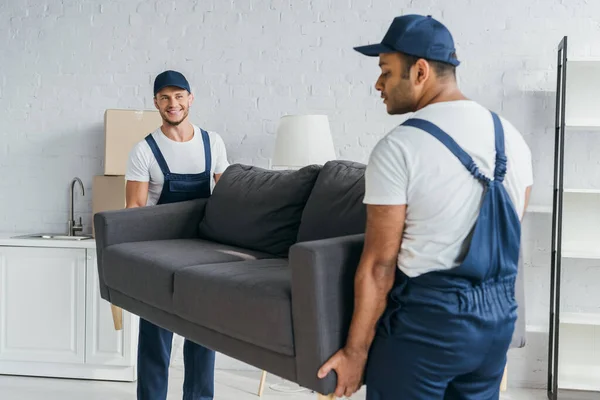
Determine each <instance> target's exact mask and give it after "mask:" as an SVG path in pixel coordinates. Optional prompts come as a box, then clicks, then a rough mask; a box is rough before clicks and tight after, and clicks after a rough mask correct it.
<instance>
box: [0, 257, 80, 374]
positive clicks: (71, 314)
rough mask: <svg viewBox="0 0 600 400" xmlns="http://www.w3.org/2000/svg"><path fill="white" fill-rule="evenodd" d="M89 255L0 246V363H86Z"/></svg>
mask: <svg viewBox="0 0 600 400" xmlns="http://www.w3.org/2000/svg"><path fill="white" fill-rule="evenodd" d="M85 256H86V252H85V250H84V249H62V248H38V247H0V360H3V361H4V360H10V361H40V362H53V363H65V362H68V363H83V362H84V360H85V359H84V349H85V273H86V272H85Z"/></svg>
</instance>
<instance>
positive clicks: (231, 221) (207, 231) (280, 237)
mask: <svg viewBox="0 0 600 400" xmlns="http://www.w3.org/2000/svg"><path fill="white" fill-rule="evenodd" d="M320 169H321V167H320V166H318V165H311V166H307V167H304V168H301V169H299V170H285V171H273V170H267V169H263V168H259V167H255V166H248V165H241V164H234V165H231V166H230V167H229V168H227V170H226V171H225V172H224V173H223V175H222V176H221V179H219V182H218V183H217V185H216V186H215V188H214V190H213V193H212V195H211V197H210V198H209V200H208V202H207V204H206V210H205V215H204V218H203V219H202V221H201V222H200V225H199V234H200V237H202V238H204V239H208V240H212V241H216V242H219V243H223V244H229V245H232V246H238V247H242V248H246V249H252V250H258V251H262V252H265V253H269V254H273V255H276V256H280V257H287V255H288V251H289V248H290V246H292V245H293V244H294V243H295V242H296V238H297V236H298V227H299V226H300V219H301V217H302V210H303V209H304V206H305V204H306V201H307V199H308V196H309V195H310V192H311V190H312V188H313V185H314V183H315V180H316V179H317V176H318V174H319V170H320Z"/></svg>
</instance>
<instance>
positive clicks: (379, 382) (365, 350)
mask: <svg viewBox="0 0 600 400" xmlns="http://www.w3.org/2000/svg"><path fill="white" fill-rule="evenodd" d="M356 50H357V51H359V52H360V53H362V54H364V55H367V56H372V57H377V56H379V62H380V68H381V75H380V76H379V79H378V80H377V83H376V88H377V90H379V91H380V92H381V96H382V98H383V99H384V100H383V101H384V103H385V104H386V106H387V111H388V113H389V114H406V113H414V114H413V115H412V116H411V117H410V118H409V119H408V120H407V121H406V122H404V123H403V124H401V125H400V126H398V127H396V128H395V129H394V130H392V131H391V132H390V133H389V134H387V135H386V136H385V137H384V138H383V139H382V140H381V141H380V142H379V143H378V144H377V145H376V146H375V148H374V150H373V152H372V154H371V156H370V159H369V162H368V166H367V170H366V173H365V185H366V192H365V198H364V203H366V204H367V227H366V233H365V245H364V249H363V254H362V257H361V260H360V264H359V266H358V270H357V274H356V281H355V308H354V315H353V319H352V324H351V327H350V332H349V336H348V339H347V343H346V346H345V347H344V348H343V349H341V350H340V351H339V352H337V353H336V354H335V355H333V356H332V357H331V358H330V359H329V360H328V361H327V362H326V363H325V365H323V367H322V368H321V369H320V371H319V372H318V375H319V376H320V377H324V376H325V375H326V374H327V373H329V372H330V371H331V370H335V371H336V373H337V376H338V386H337V388H336V392H335V395H337V396H342V395H346V396H350V395H351V394H352V393H354V392H355V391H356V390H357V389H358V388H359V387H360V384H361V381H362V380H363V379H364V381H365V383H366V385H367V399H368V400H443V399H445V400H447V399H461V400H491V399H498V398H499V387H500V382H501V379H502V375H503V371H504V366H505V363H506V353H507V351H508V348H509V344H510V342H511V338H512V335H513V331H514V325H515V320H516V318H517V304H516V301H515V297H514V296H515V294H514V287H515V278H516V275H517V263H518V257H519V246H520V232H521V218H522V216H523V213H524V210H525V208H526V206H527V202H528V198H529V193H530V189H531V185H532V184H533V173H532V165H531V153H530V150H529V148H528V147H527V144H526V143H525V141H524V140H523V137H522V136H521V134H520V133H519V132H518V131H517V130H516V129H515V127H514V126H512V125H511V124H510V123H509V122H508V121H506V120H505V119H503V118H500V117H498V116H497V115H496V114H495V113H493V112H490V111H488V110H486V109H485V108H484V107H482V106H480V105H479V104H477V103H476V102H474V101H471V100H468V99H467V98H466V97H464V96H463V94H462V93H461V92H460V90H459V89H458V86H457V83H456V76H455V68H456V66H458V65H459V61H458V59H457V57H456V51H455V46H454V41H453V38H452V35H451V34H450V32H449V31H448V30H447V29H446V27H445V26H444V25H442V24H441V23H440V22H438V21H436V20H435V19H433V18H431V17H429V16H420V15H406V16H402V17H398V18H395V19H394V21H393V22H392V24H391V26H390V27H389V29H388V31H387V33H386V35H385V37H384V38H383V40H382V42H381V43H380V44H375V45H369V46H362V47H357V48H356Z"/></svg>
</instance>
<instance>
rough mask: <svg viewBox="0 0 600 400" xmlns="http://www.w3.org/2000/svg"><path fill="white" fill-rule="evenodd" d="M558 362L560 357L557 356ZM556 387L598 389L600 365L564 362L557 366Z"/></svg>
mask: <svg viewBox="0 0 600 400" xmlns="http://www.w3.org/2000/svg"><path fill="white" fill-rule="evenodd" d="M559 363H560V358H559ZM558 369H559V371H560V372H559V375H558V387H559V389H563V390H583V391H594V392H595V391H600V380H598V376H599V375H600V367H597V366H589V365H582V366H579V365H572V364H566V365H561V366H559V367H558Z"/></svg>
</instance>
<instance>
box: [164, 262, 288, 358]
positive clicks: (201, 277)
mask: <svg viewBox="0 0 600 400" xmlns="http://www.w3.org/2000/svg"><path fill="white" fill-rule="evenodd" d="M174 285H175V286H174V294H173V309H174V311H175V314H177V315H178V316H180V317H182V318H184V319H187V320H189V321H191V322H193V323H196V324H198V325H201V326H204V327H206V328H209V329H212V330H214V331H216V332H220V333H222V334H224V335H227V336H230V337H232V338H235V339H238V340H242V341H244V342H247V343H251V344H254V345H256V346H259V347H263V348H265V349H269V350H272V351H274V352H277V353H280V354H285V355H290V356H293V355H294V340H293V333H292V305H291V271H290V268H289V267H288V265H287V261H285V260H281V259H279V260H277V259H271V260H258V261H242V262H234V263H224V264H213V265H198V266H193V267H187V268H182V269H180V270H178V271H177V272H175V281H174Z"/></svg>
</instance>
